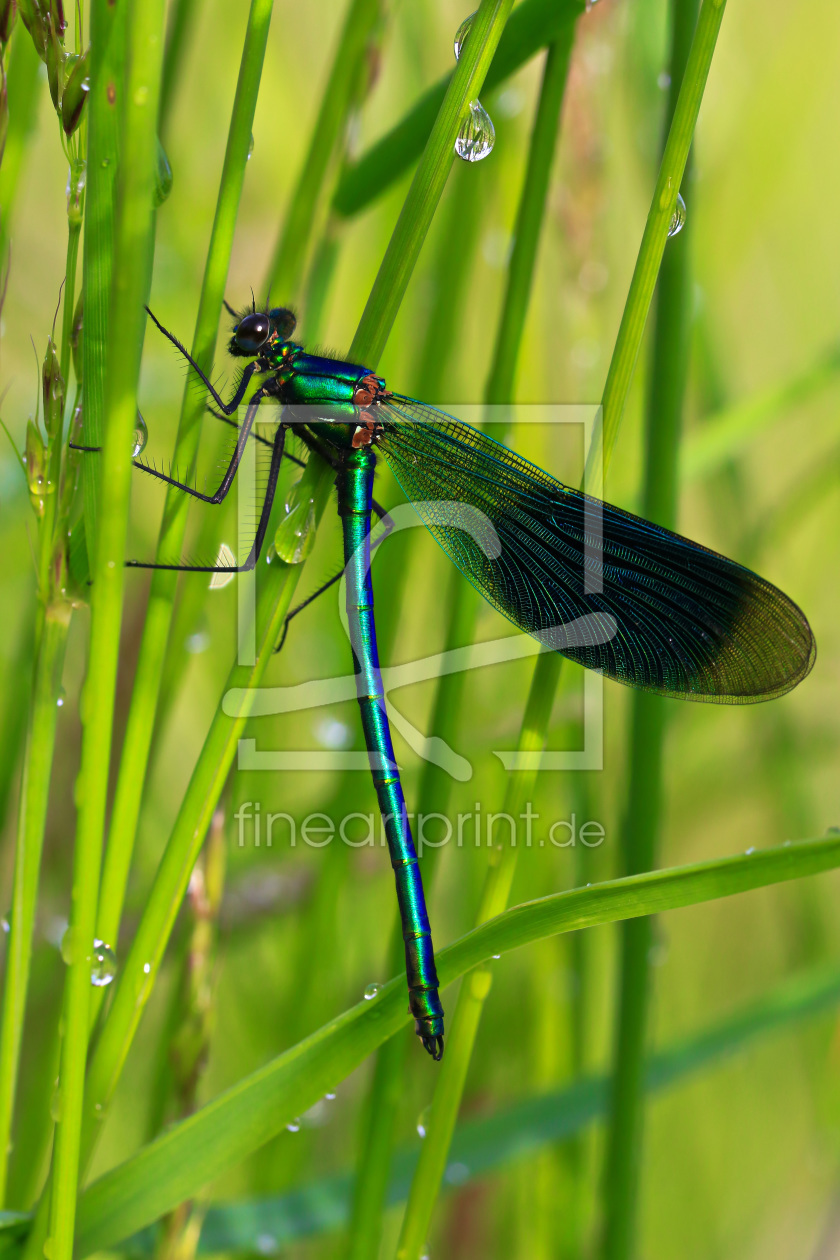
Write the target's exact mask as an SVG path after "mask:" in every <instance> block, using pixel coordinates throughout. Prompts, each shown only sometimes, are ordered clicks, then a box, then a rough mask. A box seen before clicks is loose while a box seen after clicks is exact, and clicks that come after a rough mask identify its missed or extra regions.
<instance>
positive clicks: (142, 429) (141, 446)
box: [131, 407, 149, 459]
mask: <svg viewBox="0 0 840 1260" xmlns="http://www.w3.org/2000/svg"><path fill="white" fill-rule="evenodd" d="M148 440H149V430H148V429H147V428H146V421H145V420H144V419H143V417H142V415H141V414H140V408H139V407H138V408H137V419H136V420H135V421H134V449H133V450H132V452H131V458H132V459H136V458H137V456H138V455H140V454H141V453H142V452H143V450H145V447H146V443H147V442H148Z"/></svg>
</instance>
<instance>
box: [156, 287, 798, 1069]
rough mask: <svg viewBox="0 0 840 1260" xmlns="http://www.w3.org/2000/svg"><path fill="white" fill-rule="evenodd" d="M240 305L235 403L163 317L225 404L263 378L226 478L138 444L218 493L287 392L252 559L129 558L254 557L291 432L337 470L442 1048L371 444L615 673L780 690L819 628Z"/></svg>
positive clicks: (504, 597) (515, 606)
mask: <svg viewBox="0 0 840 1260" xmlns="http://www.w3.org/2000/svg"><path fill="white" fill-rule="evenodd" d="M231 313H232V314H235V313H234V312H231ZM152 318H153V319H154V316H152ZM235 318H236V323H235V325H234V328H233V335H232V337H231V340H230V343H229V347H228V348H229V350H230V353H231V354H232V355H234V356H235V357H237V358H243V359H247V360H249V362H248V364H247V365H246V366H245V369H244V371H243V373H242V376H241V378H240V380H239V383H238V385H237V388H236V390H235V392H234V395H233V397H232V398H231V399H230V401H229V402H227V403H226V402H224V400H223V399H222V398H221V397H220V395H219V394H218V393H217V391H216V390H215V389H214V387H213V386H212V384H211V383H210V381H209V380H208V379H207V377H206V375H205V374H204V373H203V372H202V371H201V370H200V369H199V368H198V366H197V365H196V364H195V363H194V362H193V360H192V358H191V357H190V355H189V354H188V352H187V351H186V349H185V348H184V347H183V346H182V345H181V343H180V342H179V341H178V340H177V339H176V338H175V337H174V336H173V335H172V334H171V333H170V332H168V331H167V330H166V329H165V328H163V326H162V325H161V324H159V323H158V321H157V320H155V323H156V324H157V326H158V328H160V330H161V332H163V333H164V335H165V336H167V337H168V338H169V339H170V341H172V342H173V343H174V344H175V346H177V348H178V350H179V351H180V352H181V354H183V356H184V357H185V358H186V359H187V361H188V362H189V364H190V365H191V367H192V368H193V369H194V370H195V371H196V372H197V373H198V376H199V377H200V379H201V381H202V382H203V384H204V386H205V387H206V389H207V390H208V391H209V393H210V395H211V396H212V398H213V401H214V402H215V404H216V406H217V407H218V409H219V411H218V413H217V414H220V415H221V417H222V418H227V419H229V418H230V417H232V416H233V415H234V413H235V412H236V411H237V409H238V408H239V406H240V405H241V404H242V403H243V401H244V400H246V395H248V394H249V389H251V386H252V382H254V384H255V387H254V388H253V391H252V392H251V393H250V396H249V397H248V398H247V403H246V410H245V415H244V419H243V421H242V424H241V425H239V426H237V427H238V429H239V432H238V436H237V440H236V447H235V450H234V452H233V455H232V457H231V459H230V463H229V465H228V467H227V469H226V471H225V473H224V476H223V477H222V479H221V483H220V485H219V487H218V489H217V490H216V491H215V492H214V493H213V494H204V493H202V492H200V491H199V490H197V489H195V488H194V487H192V486H190V485H187V484H186V483H185V482H182V481H179V480H178V479H177V478H176V477H174V476H172V475H166V474H165V473H163V472H162V471H159V470H157V469H155V468H153V467H152V466H151V465H149V464H146V463H144V462H143V461H142V460H139V459H138V460H135V463H136V464H137V466H138V467H140V468H142V469H143V470H144V471H145V472H148V473H151V474H152V475H153V476H155V477H158V478H160V479H161V480H162V481H166V482H168V483H169V484H170V485H173V486H177V487H178V488H180V489H181V490H183V491H184V492H185V493H186V494H189V495H193V496H194V497H195V498H198V499H202V500H203V501H204V502H206V503H220V502H221V501H222V500H223V499H224V498H225V496H226V495H227V493H228V491H229V490H230V487H231V485H232V484H233V481H234V478H235V476H236V472H237V469H238V468H239V465H240V462H241V459H242V455H243V451H244V449H245V446H246V443H247V442H248V439H249V438H250V437H251V436H252V435H253V436H257V435H256V434H254V433H253V430H254V424H255V420H256V417H257V411H258V408H259V406H260V403H261V402H262V401H263V400H265V399H274V400H276V402H277V403H278V404H279V405H280V408H281V410H280V412H279V421H278V424H277V428H276V431H275V434H274V437H273V439H272V441H271V464H270V468H269V473H268V482H267V487H266V492H265V497H264V501H263V503H262V506H261V510H260V515H259V520H258V524H257V529H256V536H255V538H254V541H253V544H252V546H251V548H250V552H249V554H248V556H247V557H246V559H245V560H244V562H243V563H241V564H227V563H220V564H215V565H188V564H183V563H180V562H176V561H173V562H172V563H171V564H165V565H160V566H158V565H154V564H146V565H141V564H140V562H137V561H132V562H131V563H132V564H134V565H137V566H139V567H145V568H155V567H164V568H170V569H179V570H189V571H198V572H227V571H234V572H240V571H242V570H246V569H251V568H253V567H254V565H255V564H256V562H257V560H258V558H259V556H260V553H261V550H262V547H263V544H264V542H265V537H266V531H267V527H268V521H269V516H270V513H271V509H272V504H273V500H274V494H275V490H276V487H277V478H278V474H279V471H280V465H281V460H282V458H283V455H284V451H285V446H286V439H287V436H288V435H289V433H294V434H296V435H297V436H298V437H299V438H300V439H301V440H302V442H303V443H304V445H305V446H306V447H308V448H309V449H310V450H313V451H315V452H316V453H317V454H318V455H320V456H322V457H323V458H325V459H326V460H327V461H328V462H329V463H330V464H331V465H332V467H333V468H334V469H335V472H336V488H337V497H338V512H339V515H340V517H341V521H342V526H343V536H344V557H345V565H346V573H347V616H348V622H349V630H350V638H351V644H352V650H353V658H354V667H355V673H356V679H357V694H358V699H359V705H360V708H361V717H362V726H363V729H364V736H365V742H366V745H367V750H368V756H369V760H370V765H371V770H372V774H373V782H374V786H375V788H376V793H377V797H378V801H379V808H380V811H381V814H382V818H383V825H384V829H385V833H386V837H387V841H388V846H389V851H390V857H391V863H392V865H393V868H394V873H395V878H396V887H397V899H398V902H399V911H400V917H401V921H402V932H403V938H404V941H405V958H406V976H407V981H408V992H409V1007H410V1010H411V1013H412V1015H413V1016H414V1019H415V1026H416V1030H417V1034H418V1036H419V1037H420V1038H421V1039H422V1042H423V1045H424V1046H425V1047H426V1049H427V1050H428V1051H429V1053H430V1054H431V1055H432V1056H433V1057H434V1058H435V1059H439V1058H440V1056H441V1054H442V1053H443V1008H442V1006H441V1002H440V997H439V995H438V982H437V974H436V971H435V960H434V951H433V948H432V939H431V932H430V928H429V919H428V915H427V912H426V905H425V899H424V894H423V886H422V882H421V879H420V872H419V869H418V865H417V856H416V852H415V847H414V842H413V839H412V835H411V828H410V826H409V822H408V816H407V813H406V806H405V799H404V797H403V791H402V786H401V783H400V775H399V770H398V768H397V764H396V760H395V757H394V749H393V744H392V740H391V732H390V727H389V723H388V717H387V714H386V711H385V702H384V695H383V688H382V680H381V676H380V669H379V656H378V649H377V642H376V627H375V623H374V614H373V590H372V585H371V579H370V531H371V515H372V511H373V509H374V501H373V496H372V489H373V478H374V469H375V466H376V461H377V459H378V458H380V457H381V458H383V459H384V460H385V461H386V463H387V464H388V465H389V467H390V468H391V470H392V472H393V473H394V476H395V477H396V480H397V482H398V483H399V485H400V486H401V487H402V489H403V491H404V492H405V494H406V495H407V496H408V498H409V499H410V500H411V501H412V502H413V504H414V506H415V507H416V509H417V511H418V513H419V514H420V516H421V518H422V520H423V522H424V523H425V525H426V526H427V527H428V529H429V530H430V532H431V533H432V534H433V535H434V537H435V538H436V539H437V541H438V542H439V543H440V545H441V547H442V548H443V550H444V551H445V552H446V554H447V555H448V556H449V558H450V559H451V560H452V561H453V562H454V563H455V564H456V565H457V566H458V568H459V569H460V570H461V572H462V573H463V574H464V575H465V577H467V578H468V579H469V581H470V582H472V583H473V585H474V586H476V587H477V588H478V590H480V591H481V593H482V594H483V595H484V597H485V598H486V599H487V600H489V602H490V603H491V604H492V605H493V606H494V607H495V608H497V609H498V610H499V611H500V612H502V613H504V614H505V616H506V617H508V618H509V619H510V620H511V621H512V622H514V624H515V625H517V626H518V627H519V628H520V629H522V630H524V631H527V633H528V634H531V635H533V636H534V637H535V638H537V639H538V640H539V641H540V643H541V644H543V646H545V647H548V648H551V649H554V650H556V651H558V652H560V653H562V654H563V655H564V656H566V657H568V658H569V659H571V660H573V661H577V662H578V663H579V664H581V665H583V666H585V667H586V668H587V669H593V670H597V671H598V672H599V673H601V674H604V675H605V676H606V677H608V678H613V679H615V680H616V681H618V682H622V683H626V684H628V685H629V686H631V687H639V688H642V689H643V690H646V691H651V692H656V693H658V694H659V695H662V696H673V697H680V698H682V699H685V700H704V701H714V702H719V703H728V704H746V703H751V702H753V701H758V700H769V699H773V698H775V697H777V696H782V695H784V694H785V692H787V691H790V690H791V688H792V687H795V686H796V684H797V683H799V682H801V681H802V679H803V678H804V677H805V676H806V675H807V674H808V672H809V671H810V669H811V667H812V666H813V663H814V659H815V654H816V649H815V645H814V639H813V636H812V634H811V629H810V627H809V625H808V622H807V620H806V618H805V616H804V615H803V613H802V612H801V611H800V609H799V608H798V607H797V606H796V604H794V603H793V602H792V600H790V599H788V597H787V596H786V595H784V594H783V593H782V592H781V591H780V590H778V589H777V588H776V587H775V586H773V585H771V583H769V582H767V581H765V580H764V578H761V577H759V576H758V575H757V574H755V573H753V572H751V571H750V570H749V569H746V568H744V567H742V566H741V565H739V564H737V563H736V562H735V561H734V560H728V559H727V558H726V557H724V556H721V555H718V554H717V553H716V552H714V551H709V550H707V549H706V548H705V547H701V546H700V545H699V544H698V543H695V542H690V541H689V540H688V539H686V538H682V537H680V536H679V535H678V534H674V533H672V532H670V531H669V530H667V529H663V528H661V527H660V526H658V525H654V524H651V523H650V522H649V521H645V520H642V519H641V518H639V517H637V516H633V515H631V514H630V513H629V512H624V511H622V510H621V509H620V508H617V507H613V506H611V505H610V504H608V503H602V502H600V501H599V500H597V499H593V498H591V497H589V496H587V495H585V494H583V493H582V492H581V491H579V490H576V489H572V488H570V487H569V486H565V485H562V484H561V483H560V482H559V481H556V480H555V479H554V478H553V477H550V476H549V475H548V473H545V472H543V471H542V469H540V468H537V467H536V466H535V465H533V464H530V463H528V462H527V461H526V460H524V459H521V458H520V457H519V456H518V455H516V454H515V453H514V452H513V451H511V450H509V449H508V448H507V447H505V446H503V445H501V444H500V443H498V442H496V441H494V440H493V439H492V438H491V437H489V436H487V435H485V434H484V433H481V432H480V431H478V430H476V429H473V428H471V427H470V426H469V425H466V424H462V423H461V422H460V421H459V420H457V419H455V418H454V417H453V416H449V415H446V414H445V413H444V412H442V411H438V410H437V409H436V408H434V407H430V406H427V405H426V404H424V403H421V402H417V401H416V400H415V399H412V398H406V397H403V396H402V395H401V394H397V393H395V392H394V391H393V390H390V389H388V388H387V386H386V384H385V381H384V380H382V379H381V377H378V376H377V375H376V374H375V373H374V372H372V371H370V370H369V369H368V368H366V367H364V366H361V365H359V364H354V363H347V362H344V361H341V360H338V359H332V358H325V357H321V356H318V355H312V354H308V353H307V352H306V350H305V349H304V348H303V347H302V346H301V345H299V344H298V343H296V342H294V341H292V340H291V337H292V334H293V332H294V328H295V317H294V315H293V314H292V312H291V311H289V310H287V309H285V308H282V307H276V308H272V309H270V310H266V311H256V310H254V309H251V310H248V311H246V312H244V313H243V314H242V315H241V316H235ZM234 423H235V422H234ZM258 440H262V441H266V440H267V439H265V438H262V439H258Z"/></svg>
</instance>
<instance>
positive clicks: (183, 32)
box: [158, 0, 199, 142]
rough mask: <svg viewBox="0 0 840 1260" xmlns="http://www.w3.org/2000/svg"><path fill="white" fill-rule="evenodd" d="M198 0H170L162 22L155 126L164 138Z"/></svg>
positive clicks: (192, 29)
mask: <svg viewBox="0 0 840 1260" xmlns="http://www.w3.org/2000/svg"><path fill="white" fill-rule="evenodd" d="M198 8H199V6H198V0H174V3H173V4H172V7H171V8H170V10H169V18H168V20H167V24H166V51H165V53H164V55H163V79H162V81H161V85H160V117H159V119H158V130H159V132H160V136H161V139H162V140H163V141H164V142H165V141H166V138H167V135H168V131H169V119H170V117H171V114H172V105H173V102H174V100H175V95H176V93H177V91H178V84H179V82H180V79H181V75H182V74H183V72H184V64H185V62H186V59H187V55H188V53H189V51H190V41H191V39H192V36H193V33H194V31H195V22H196V18H197V17H198Z"/></svg>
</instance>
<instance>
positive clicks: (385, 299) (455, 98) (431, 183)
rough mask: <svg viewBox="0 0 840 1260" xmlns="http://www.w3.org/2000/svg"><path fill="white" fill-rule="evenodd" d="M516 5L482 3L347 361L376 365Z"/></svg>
mask: <svg viewBox="0 0 840 1260" xmlns="http://www.w3.org/2000/svg"><path fill="white" fill-rule="evenodd" d="M512 6H513V0H481V4H480V6H479V8H478V10H477V12H476V14H475V17H474V18H473V23H472V26H471V27H470V34H469V39H467V41H466V43H465V45H464V50H463V52H462V54H461V57H460V60H459V61H458V65H457V67H456V69H455V73H454V74H453V75H452V78H451V80H450V83H449V87H448V88H447V91H446V95H445V97H444V99H443V103H442V104H441V107H440V111H439V112H438V115H437V118H436V119H435V123H434V126H433V127H432V132H431V135H430V136H429V139H428V142H427V144H426V149H425V152H424V155H423V161H422V162H421V163H420V165H419V166H418V168H417V171H416V173H415V176H414V179H413V180H412V181H411V187H410V188H409V190H408V195H407V196H406V199H405V202H404V204H403V208H402V210H401V211H400V217H399V219H398V220H397V225H396V227H395V228H394V231H393V233H392V234H391V239H390V240H389V242H388V248H387V249H386V251H385V257H384V258H383V260H382V265H381V266H380V268H379V272H378V274H377V277H376V280H375V281H374V284H373V288H372V290H371V293H370V297H369V298H368V300H367V305H366V306H365V309H364V312H363V314H362V318H361V322H360V324H359V327H358V329H357V330H356V335H355V337H354V338H353V344H352V345H351V347H350V353H349V358H350V359H351V361H353V362H355V363H366V364H367V363H369V364H371V365H376V364H377V363H378V362H379V358H380V356H381V354H382V351H383V349H384V348H385V342H386V341H387V340H388V334H389V333H390V331H391V327H392V325H393V323H394V320H395V319H396V315H397V311H398V310H399V308H400V303H401V302H402V299H403V295H404V293H405V290H406V288H407V287H408V282H409V279H410V278H411V275H412V272H413V271H414V267H415V265H416V263H417V259H418V258H419V256H420V250H421V249H422V248H423V241H424V240H425V239H426V232H427V231H428V229H429V224H430V223H431V221H432V217H433V216H434V213H435V210H436V209H437V205H438V202H439V201H440V198H441V195H442V193H443V190H444V187H445V185H446V180H447V178H448V176H449V171H450V168H451V166H452V163H453V162H454V161H455V152H454V142H453V135H457V133H458V128H459V127H460V125H461V123H462V122H463V121H464V119H465V118H466V117H467V114H468V112H469V106H470V101H473V100H475V98H476V97H477V96H478V94H479V92H480V91H481V88H482V85H483V83H484V80H485V76H486V74H487V71H488V69H489V67H490V64H491V62H492V60H493V54H494V52H495V51H496V48H497V46H498V43H499V40H500V38H501V35H502V31H503V30H504V27H505V23H506V22H507V19H508V15H509V14H510V10H511V8H512Z"/></svg>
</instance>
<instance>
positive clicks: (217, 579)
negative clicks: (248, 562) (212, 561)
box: [210, 543, 236, 591]
mask: <svg viewBox="0 0 840 1260" xmlns="http://www.w3.org/2000/svg"><path fill="white" fill-rule="evenodd" d="M216 564H217V565H220V566H221V567H223V568H226V569H227V570H228V571H227V573H214V574H213V576H212V577H211V578H210V590H211V591H220V590H221V589H222V587H224V586H228V585H229V584H230V583H231V582H232V581H233V579H234V578H235V577H236V556H235V555H234V554H233V552H232V551H231V549H230V547H229V546H228V545H227V543H222V545H221V546H220V547H219V554H218V555H217V556H216Z"/></svg>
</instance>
